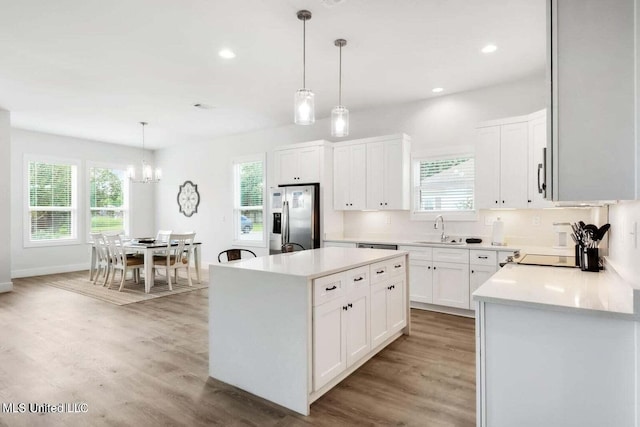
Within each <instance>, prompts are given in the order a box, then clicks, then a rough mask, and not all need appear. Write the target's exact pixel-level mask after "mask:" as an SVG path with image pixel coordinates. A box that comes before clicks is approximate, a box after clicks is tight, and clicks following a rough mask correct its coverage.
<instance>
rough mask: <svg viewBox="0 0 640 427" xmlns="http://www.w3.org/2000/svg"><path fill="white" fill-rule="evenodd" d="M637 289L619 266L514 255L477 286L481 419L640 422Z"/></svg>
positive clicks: (494, 426) (489, 422)
mask: <svg viewBox="0 0 640 427" xmlns="http://www.w3.org/2000/svg"><path fill="white" fill-rule="evenodd" d="M637 292H638V291H637V290H635V289H634V288H633V286H632V285H631V284H630V283H628V282H626V281H624V280H623V279H622V278H621V277H620V276H618V275H617V274H616V272H615V271H613V270H605V271H601V272H584V271H580V269H578V268H563V267H542V266H528V265H517V264H507V265H506V266H505V267H504V268H502V269H500V271H498V272H497V273H496V274H495V275H493V276H492V277H491V278H490V279H489V280H487V282H485V283H484V284H483V285H482V286H480V288H478V289H477V290H476V291H475V292H474V293H473V299H474V301H475V302H476V310H477V313H476V372H477V384H476V390H477V396H478V401H477V408H478V411H477V413H478V422H477V425H478V426H491V427H503V426H504V427H507V426H514V425H517V426H520V427H527V426H531V427H533V426H542V425H544V426H563V427H566V426H576V427H578V426H580V427H584V426H594V427H595V426H603V425H611V426H614V425H615V426H621V427H622V426H629V427H631V426H637V424H636V415H635V414H636V413H637V412H638V401H637V399H636V398H635V396H638V395H639V394H638V393H639V392H640V389H639V384H640V376H639V371H638V369H637V366H640V352H639V348H640V328H639V327H638V326H640V325H639V324H638V320H640V316H639V315H638V308H637V303H636V304H635V307H636V308H634V300H636V301H637V300H638V298H637Z"/></svg>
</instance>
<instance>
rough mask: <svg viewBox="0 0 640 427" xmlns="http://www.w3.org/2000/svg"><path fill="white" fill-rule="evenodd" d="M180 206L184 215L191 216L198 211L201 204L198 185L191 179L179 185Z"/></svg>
mask: <svg viewBox="0 0 640 427" xmlns="http://www.w3.org/2000/svg"><path fill="white" fill-rule="evenodd" d="M178 188H179V190H178V206H180V212H181V213H183V214H184V216H191V215H193V214H194V213H197V212H198V205H199V204H200V193H198V186H197V185H195V184H194V183H193V182H191V181H185V182H184V184H182V185H181V186H179V187H178Z"/></svg>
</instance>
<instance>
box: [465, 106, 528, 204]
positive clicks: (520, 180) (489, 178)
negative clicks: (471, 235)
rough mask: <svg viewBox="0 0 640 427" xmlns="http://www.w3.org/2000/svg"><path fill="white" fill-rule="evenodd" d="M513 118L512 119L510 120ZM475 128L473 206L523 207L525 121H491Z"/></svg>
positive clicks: (525, 185)
mask: <svg viewBox="0 0 640 427" xmlns="http://www.w3.org/2000/svg"><path fill="white" fill-rule="evenodd" d="M509 121H513V122H511V123H510V122H509ZM487 124H488V125H487V126H483V127H480V128H479V130H478V141H477V146H476V205H477V207H478V208H480V209H488V208H526V207H527V205H528V199H527V183H528V181H527V178H528V177H527V171H528V134H529V128H528V121H527V118H526V116H525V117H524V118H514V119H511V120H509V119H507V120H505V121H504V123H500V122H498V121H496V122H490V123H487Z"/></svg>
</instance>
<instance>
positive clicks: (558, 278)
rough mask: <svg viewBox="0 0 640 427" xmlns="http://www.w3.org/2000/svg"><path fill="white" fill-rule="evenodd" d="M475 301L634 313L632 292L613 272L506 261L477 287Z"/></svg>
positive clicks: (628, 315)
mask: <svg viewBox="0 0 640 427" xmlns="http://www.w3.org/2000/svg"><path fill="white" fill-rule="evenodd" d="M473 299H474V300H475V301H485V302H493V303H501V304H509V305H518V306H524V307H532V308H540V309H548V310H554V311H568V312H576V311H578V312H584V313H586V314H596V315H605V316H612V317H622V318H627V319H628V318H636V319H637V318H638V317H639V316H638V315H637V314H636V313H634V308H633V306H634V304H633V301H634V291H633V288H632V287H631V286H630V284H629V283H627V282H625V281H624V280H623V279H622V278H621V277H620V276H618V275H617V274H616V273H615V271H612V270H603V271H601V272H599V273H595V272H586V271H581V270H580V269H579V268H563V267H542V266H529V265H518V264H507V265H506V266H505V267H503V268H501V269H500V270H499V271H498V272H497V273H496V274H494V275H493V276H492V277H491V278H490V279H489V280H487V281H486V282H485V283H484V284H483V285H482V286H480V287H479V288H478V289H477V290H476V291H475V292H474V293H473Z"/></svg>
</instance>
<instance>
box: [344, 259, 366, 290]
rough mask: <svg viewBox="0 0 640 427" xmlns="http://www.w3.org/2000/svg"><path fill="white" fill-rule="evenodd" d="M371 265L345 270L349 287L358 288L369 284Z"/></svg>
mask: <svg viewBox="0 0 640 427" xmlns="http://www.w3.org/2000/svg"><path fill="white" fill-rule="evenodd" d="M369 273H370V271H369V266H368V265H366V266H364V267H359V268H354V269H351V270H347V271H345V272H344V277H345V279H344V280H345V282H346V283H347V289H356V288H362V287H366V286H369V277H370V276H369Z"/></svg>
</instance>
